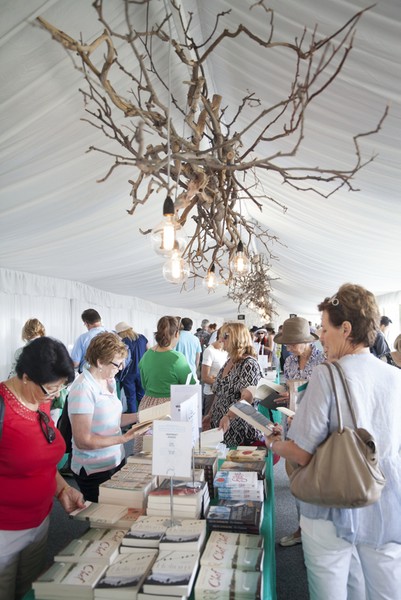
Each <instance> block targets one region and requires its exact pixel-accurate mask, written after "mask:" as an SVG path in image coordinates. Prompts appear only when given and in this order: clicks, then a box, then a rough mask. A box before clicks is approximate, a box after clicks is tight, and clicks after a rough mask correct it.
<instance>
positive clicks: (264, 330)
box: [255, 328, 267, 333]
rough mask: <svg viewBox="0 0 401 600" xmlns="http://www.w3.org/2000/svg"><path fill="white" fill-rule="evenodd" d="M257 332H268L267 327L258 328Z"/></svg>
mask: <svg viewBox="0 0 401 600" xmlns="http://www.w3.org/2000/svg"><path fill="white" fill-rule="evenodd" d="M255 333H267V329H264V328H262V329H257V330H256V331H255Z"/></svg>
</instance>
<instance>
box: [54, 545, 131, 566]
mask: <svg viewBox="0 0 401 600" xmlns="http://www.w3.org/2000/svg"><path fill="white" fill-rule="evenodd" d="M119 548H120V540H115V539H114V540H113V539H111V538H109V539H107V538H102V539H97V540H90V539H89V540H88V539H82V538H79V539H75V540H72V541H71V542H70V543H69V544H67V546H66V547H65V548H63V549H62V550H60V552H59V553H58V554H56V556H55V557H54V561H55V562H62V563H76V562H85V563H93V564H107V565H109V564H111V563H112V562H113V560H114V559H115V558H116V557H117V556H118V553H119Z"/></svg>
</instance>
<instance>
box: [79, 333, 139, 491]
mask: <svg viewBox="0 0 401 600" xmlns="http://www.w3.org/2000/svg"><path fill="white" fill-rule="evenodd" d="M127 354H128V351H127V346H126V345H125V344H124V342H123V341H122V340H121V339H120V338H119V337H118V335H116V334H115V333H109V332H103V333H99V334H98V335H97V336H96V337H94V338H93V339H92V341H91V342H90V344H89V346H88V349H87V351H86V356H85V358H86V361H87V363H88V364H89V367H88V368H86V367H84V369H83V371H82V373H81V374H80V375H79V377H77V379H76V380H75V381H74V383H73V384H72V386H71V389H70V393H69V396H68V415H69V418H70V421H71V428H72V459H71V470H72V472H73V473H74V477H75V480H76V482H77V483H78V485H79V489H80V490H81V492H82V493H83V495H84V497H85V500H90V501H91V502H97V501H98V497H99V485H100V484H101V483H103V482H104V481H107V480H108V479H110V477H111V476H112V475H113V474H114V473H115V472H116V471H118V470H119V469H121V467H122V466H123V464H124V463H125V452H124V443H126V442H129V441H130V440H132V439H133V438H134V437H135V436H136V435H138V432H137V431H136V430H135V429H129V430H128V431H126V432H125V433H122V432H121V426H127V425H132V424H133V423H136V421H137V417H138V415H137V413H125V414H122V404H121V401H120V400H119V398H118V396H117V394H116V382H115V376H116V374H117V373H118V372H119V371H120V370H121V369H122V368H123V366H124V359H125V358H126V356H127Z"/></svg>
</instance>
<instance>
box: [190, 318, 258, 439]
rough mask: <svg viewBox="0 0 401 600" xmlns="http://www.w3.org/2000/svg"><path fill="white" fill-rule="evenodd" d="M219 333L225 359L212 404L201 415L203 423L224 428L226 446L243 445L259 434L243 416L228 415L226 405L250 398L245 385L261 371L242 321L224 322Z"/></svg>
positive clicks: (249, 383) (206, 427)
mask: <svg viewBox="0 0 401 600" xmlns="http://www.w3.org/2000/svg"><path fill="white" fill-rule="evenodd" d="M221 336H222V338H223V340H224V350H226V352H227V354H228V360H227V362H226V363H225V365H224V366H223V367H222V368H221V369H220V371H219V373H218V375H217V377H216V381H215V383H214V384H213V391H214V400H213V404H212V406H211V408H210V410H209V413H208V414H207V415H205V417H204V418H203V422H202V427H203V429H208V428H210V427H220V428H221V429H223V430H224V443H225V444H226V445H227V446H229V447H230V446H240V445H242V446H244V445H245V446H246V445H249V444H252V443H253V442H255V441H258V440H260V439H261V434H260V433H259V432H257V431H256V429H254V428H253V427H252V426H251V425H249V424H248V423H246V422H245V421H244V420H243V419H240V418H238V417H234V415H230V413H229V409H230V406H231V405H232V404H234V403H235V402H238V400H240V399H245V400H247V401H248V402H252V401H253V398H252V394H251V393H250V392H249V391H248V390H247V389H246V388H247V387H249V386H254V385H257V384H258V381H259V379H261V377H262V373H261V370H260V367H259V363H258V361H257V359H256V352H255V348H254V346H253V343H252V337H251V334H250V332H249V331H248V329H247V328H246V327H245V325H244V324H243V323H225V324H224V325H223V326H222V327H221ZM231 417H233V418H231Z"/></svg>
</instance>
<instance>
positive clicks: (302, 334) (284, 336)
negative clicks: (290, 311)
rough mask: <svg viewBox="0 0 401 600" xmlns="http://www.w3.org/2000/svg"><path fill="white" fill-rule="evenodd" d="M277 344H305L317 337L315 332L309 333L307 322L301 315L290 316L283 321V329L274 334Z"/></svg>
mask: <svg viewBox="0 0 401 600" xmlns="http://www.w3.org/2000/svg"><path fill="white" fill-rule="evenodd" d="M273 339H274V341H275V342H277V344H307V343H308V342H314V341H315V340H318V339H319V336H318V335H316V333H311V331H310V328H309V323H308V321H307V320H306V319H303V318H302V317H292V318H290V319H286V320H285V321H284V323H283V329H282V331H281V332H280V333H278V334H277V335H275V336H274V338H273Z"/></svg>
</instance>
